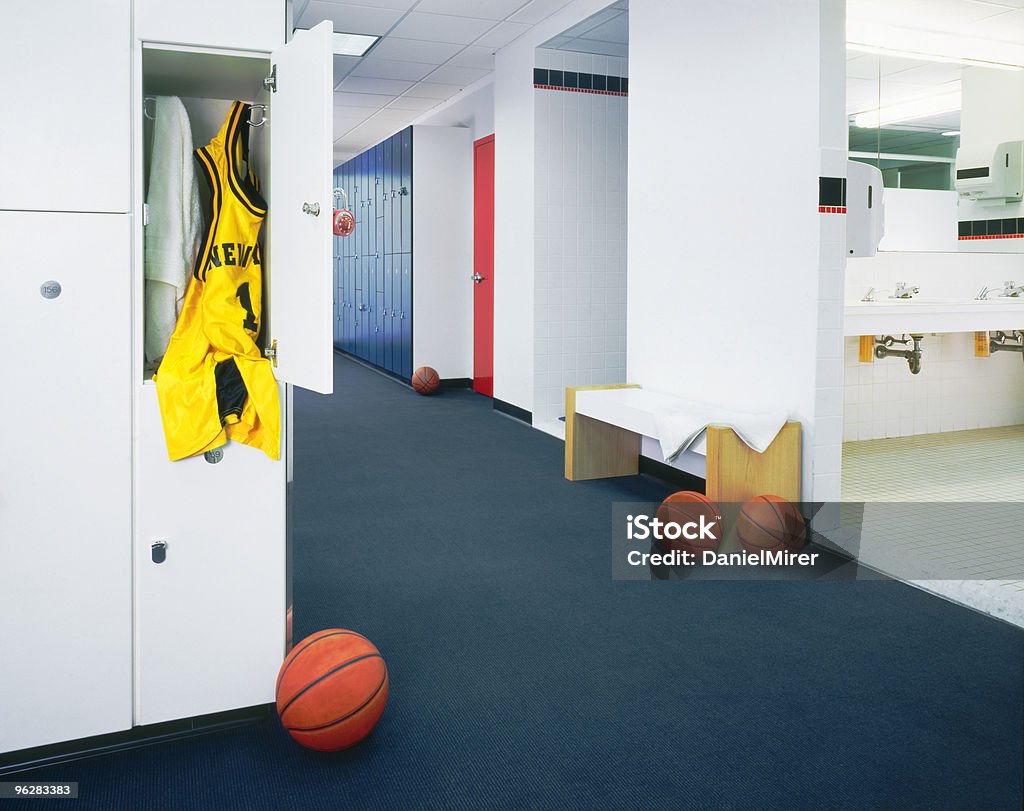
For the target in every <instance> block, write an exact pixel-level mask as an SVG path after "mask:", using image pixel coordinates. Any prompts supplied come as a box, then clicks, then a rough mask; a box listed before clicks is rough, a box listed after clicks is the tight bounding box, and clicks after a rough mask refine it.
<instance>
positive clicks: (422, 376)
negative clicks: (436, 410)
mask: <svg viewBox="0 0 1024 811" xmlns="http://www.w3.org/2000/svg"><path fill="white" fill-rule="evenodd" d="M440 385H441V378H440V377H438V375H437V369H434V368H432V367H430V366H421V367H420V368H419V369H417V370H416V371H415V372H413V373H412V387H413V388H414V389H416V391H417V392H419V393H420V394H423V395H427V394H433V393H434V392H435V391H437V387H438V386H440Z"/></svg>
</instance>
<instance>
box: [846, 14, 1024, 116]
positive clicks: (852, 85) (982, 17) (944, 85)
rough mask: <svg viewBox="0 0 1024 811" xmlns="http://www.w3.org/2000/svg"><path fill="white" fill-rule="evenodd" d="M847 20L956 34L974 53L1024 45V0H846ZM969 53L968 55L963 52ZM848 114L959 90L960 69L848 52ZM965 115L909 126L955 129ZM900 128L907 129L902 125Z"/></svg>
mask: <svg viewBox="0 0 1024 811" xmlns="http://www.w3.org/2000/svg"><path fill="white" fill-rule="evenodd" d="M846 14H847V21H848V23H850V24H854V23H869V24H873V25H880V26H892V27H899V28H905V29H911V30H914V31H922V30H924V31H928V32H931V33H934V34H940V35H951V36H955V37H957V38H959V39H961V40H963V41H964V43H965V44H964V47H965V48H966V47H970V48H972V49H973V50H972V55H973V53H975V52H977V49H978V48H979V47H980V48H981V51H982V52H984V50H985V48H984V46H985V44H986V43H989V44H990V45H991V48H992V50H993V51H994V50H995V49H996V48H1002V47H1003V46H1005V45H1010V46H1016V47H1019V46H1024V0H847V5H846ZM958 55H967V54H958ZM846 57H847V58H846V110H847V112H848V113H849V114H850V115H855V114H856V113H860V112H864V111H866V110H873V109H876V108H877V107H878V105H879V98H881V104H882V105H888V104H893V103H896V102H899V101H906V100H909V99H917V98H924V97H928V96H934V95H938V94H940V93H944V92H949V91H954V90H959V89H960V79H961V75H962V73H963V67H962V66H961V65H957V64H952V63H944V62H929V61H924V60H918V59H905V58H902V57H893V56H876V55H872V54H865V53H858V52H856V51H852V50H851V51H847V54H846ZM959 126H960V113H959V112H953V113H948V114H943V115H941V116H933V117H931V118H929V119H922V120H918V121H914V122H910V123H909V124H907V125H906V128H908V129H910V128H914V129H922V130H933V131H936V130H937V131H942V130H954V129H958V128H959ZM897 127H899V128H902V127H904V125H903V124H900V125H897Z"/></svg>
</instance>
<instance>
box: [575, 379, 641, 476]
mask: <svg viewBox="0 0 1024 811" xmlns="http://www.w3.org/2000/svg"><path fill="white" fill-rule="evenodd" d="M593 388H605V387H602V386H594V387H593ZM607 388H612V387H610V386H609V387H607ZM614 388H620V387H619V386H616V387H614ZM639 472H640V434H636V433H634V432H633V431H627V430H625V429H623V428H619V427H617V426H615V425H611V424H609V423H607V422H601V421H600V420H595V419H592V418H591V417H586V416H584V415H582V414H577V413H576V389H575V388H572V387H570V388H567V389H566V390H565V478H567V479H568V480H569V481H573V482H576V481H583V480H585V479H606V478H610V477H612V476H635V475H636V474H637V473H639Z"/></svg>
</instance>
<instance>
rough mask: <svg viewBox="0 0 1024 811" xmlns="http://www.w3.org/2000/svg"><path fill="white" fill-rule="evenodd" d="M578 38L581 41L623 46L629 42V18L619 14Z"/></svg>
mask: <svg viewBox="0 0 1024 811" xmlns="http://www.w3.org/2000/svg"><path fill="white" fill-rule="evenodd" d="M580 36H581V37H582V38H583V39H599V40H601V41H602V42H618V43H621V44H623V45H625V44H627V43H628V42H629V16H628V15H626V14H620V15H619V16H618V17H615V18H614V19H612V20H609V21H608V22H605V23H601V25H598V26H596V27H594V28H591V29H590V30H589V31H587V32H586V33H585V34H580Z"/></svg>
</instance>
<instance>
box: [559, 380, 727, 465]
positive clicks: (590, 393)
mask: <svg viewBox="0 0 1024 811" xmlns="http://www.w3.org/2000/svg"><path fill="white" fill-rule="evenodd" d="M680 402H682V401H681V400H680V398H678V397H673V396H672V395H670V394H661V393H660V392H656V391H647V390H645V389H593V390H584V391H577V392H576V413H577V414H583V415H584V416H585V417H590V418H592V419H595V420H600V421H601V422H607V423H611V424H612V425H617V426H619V427H620V428H625V429H626V430H627V431H632V432H633V433H636V434H641V435H642V436H649V437H654V438H657V437H658V429H657V425H656V423H655V417H654V415H655V414H656V413H658V412H659V411H663V410H666V409H669V408H673V407H678V406H679V404H680ZM707 444H708V440H707V434H706V433H704V434H701V436H700V437H699V438H698V439H697V440H696V441H695V442H694V443H693V444H692V445H690V447H689V448H688V451H690V452H692V453H696V454H699V455H700V456H706V455H707Z"/></svg>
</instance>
